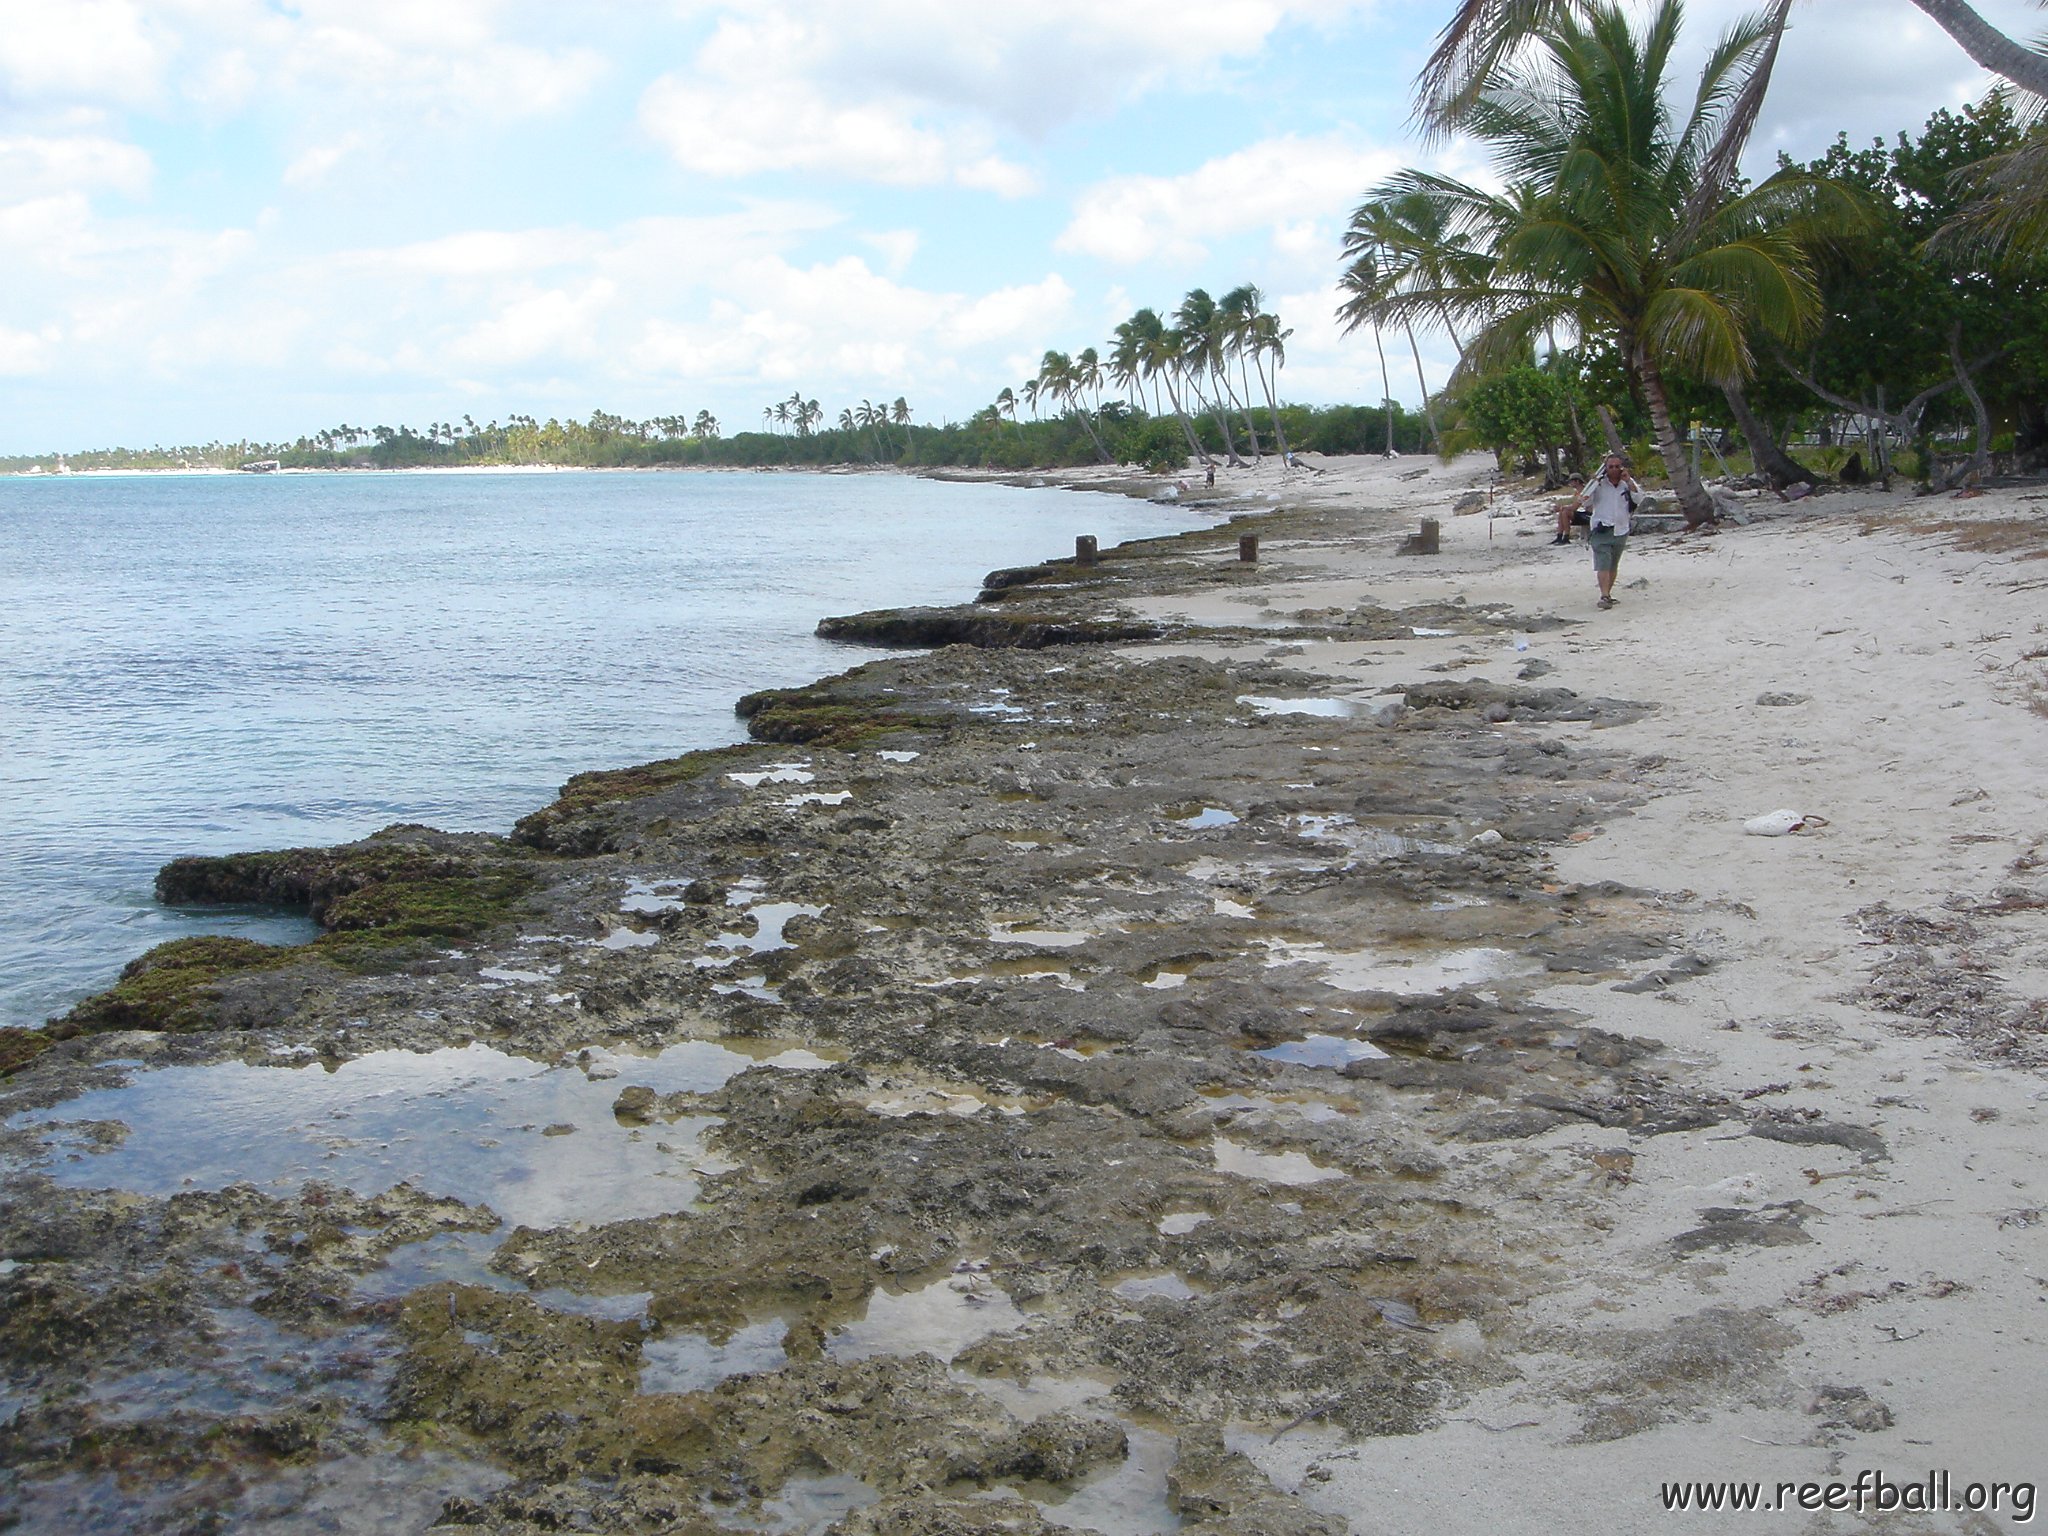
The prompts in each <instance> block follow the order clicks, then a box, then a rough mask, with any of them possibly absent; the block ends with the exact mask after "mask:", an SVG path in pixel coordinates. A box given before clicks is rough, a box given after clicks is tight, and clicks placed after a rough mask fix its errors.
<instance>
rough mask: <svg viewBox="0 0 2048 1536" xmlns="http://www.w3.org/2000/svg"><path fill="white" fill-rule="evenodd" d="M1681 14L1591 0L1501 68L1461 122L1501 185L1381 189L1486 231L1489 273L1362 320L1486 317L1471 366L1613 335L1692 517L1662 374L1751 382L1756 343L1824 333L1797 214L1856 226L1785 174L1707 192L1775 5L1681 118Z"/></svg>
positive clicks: (1404, 296)
mask: <svg viewBox="0 0 2048 1536" xmlns="http://www.w3.org/2000/svg"><path fill="white" fill-rule="evenodd" d="M1679 20H1680V6H1679V4H1678V0H1659V3H1658V5H1657V7H1656V9H1655V10H1654V11H1653V12H1652V14H1651V15H1650V17H1649V18H1648V20H1647V22H1646V25H1645V27H1644V30H1643V31H1642V32H1641V33H1640V34H1638V33H1636V32H1635V31H1634V30H1632V29H1631V27H1630V25H1629V20H1628V16H1627V14H1626V13H1625V12H1624V11H1623V10H1622V9H1621V8H1620V6H1619V5H1617V4H1614V3H1611V0H1600V3H1597V4H1586V5H1583V6H1576V7H1574V8H1573V9H1572V10H1570V11H1569V12H1568V13H1566V14H1564V15H1562V16H1560V17H1558V18H1557V19H1556V30H1555V32H1554V33H1553V34H1552V35H1551V36H1548V37H1546V38H1543V39H1542V40H1541V41H1540V42H1539V43H1537V44H1535V45H1533V52H1534V55H1535V57H1534V59H1533V60H1529V61H1526V62H1525V61H1523V60H1521V59H1518V60H1516V61H1515V62H1512V63H1509V64H1507V65H1503V66H1500V67H1498V68H1497V69H1496V70H1495V72H1494V74H1493V76H1492V78H1491V79H1490V80H1489V81H1488V82H1487V83H1486V84H1484V85H1483V86H1482V88H1481V89H1480V90H1479V91H1478V92H1477V94H1476V95H1475V96H1474V97H1473V98H1472V99H1471V101H1470V103H1469V105H1468V106H1466V107H1465V108H1464V109H1463V112H1464V115H1463V118H1462V122H1463V125H1464V126H1465V128H1466V129H1467V130H1468V131H1469V132H1470V133H1471V134H1472V135H1473V136H1474V137H1475V138H1477V139H1478V140H1479V141H1480V142H1481V143H1483V144H1485V145H1486V146H1488V147H1489V148H1490V149H1491V150H1492V151H1493V154H1494V158H1495V161H1496V165H1497V168H1498V169H1499V171H1500V172H1501V173H1502V175H1503V177H1504V179H1505V180H1506V181H1507V182H1508V187H1507V189H1506V191H1505V192H1502V193H1498V194H1495V193H1488V192H1482V191H1480V190H1478V189H1477V188H1474V187H1470V186H1467V185H1465V184H1463V183H1461V182H1457V181H1454V180H1451V179H1450V178H1447V177H1441V176H1433V175H1427V174H1424V173H1421V172H1416V171H1408V172H1404V173H1402V174H1401V175H1400V176H1397V177H1396V178H1394V180H1393V181H1392V182H1390V183H1388V184H1387V185H1386V186H1385V187H1384V188H1382V189H1381V190H1380V193H1379V195H1380V196H1382V197H1400V196H1411V195H1412V196H1416V197H1420V198H1424V199H1426V200H1427V201H1429V202H1430V203H1431V204H1433V205H1434V209H1435V212H1436V214H1437V215H1438V216H1440V218H1441V220H1442V223H1443V227H1444V228H1445V229H1446V230H1448V231H1451V232H1452V233H1454V234H1457V235H1471V236H1473V237H1475V238H1474V244H1475V246H1477V247H1479V248H1482V249H1484V250H1485V252H1486V253H1487V255H1488V256H1489V257H1490V259H1491V270H1490V271H1489V272H1487V273H1485V274H1484V275H1481V276H1470V275H1460V274H1457V273H1452V274H1449V275H1447V277H1446V279H1445V281H1444V283H1443V286H1441V287H1434V288H1432V287H1427V286H1409V287H1404V288H1398V289H1393V290H1383V291H1382V293H1381V295H1380V296H1379V297H1378V298H1377V299H1375V300H1374V301H1372V302H1371V303H1370V304H1368V305H1366V306H1364V308H1363V313H1364V314H1366V315H1368V316H1369V317H1370V318H1371V319H1372V320H1373V321H1374V322H1375V323H1381V322H1387V321H1398V320H1406V319H1409V318H1417V319H1420V318H1426V317H1428V316H1430V315H1432V314H1435V313H1441V314H1442V315H1444V316H1446V317H1453V318H1461V319H1464V320H1467V321H1468V322H1470V323H1472V324H1474V325H1476V326H1477V327H1478V334H1477V335H1475V336H1474V337H1473V339H1472V341H1471V342H1470V343H1469V344H1468V345H1467V347H1466V348H1465V350H1464V358H1463V361H1462V362H1461V364H1460V369H1461V371H1472V372H1483V371H1485V370H1486V369H1487V368H1488V367H1489V366H1490V365H1494V364H1498V363H1500V362H1504V361H1507V360H1509V359H1511V358H1518V357H1522V356H1526V355H1527V353H1528V351H1529V349H1530V348H1531V347H1532V346H1533V345H1534V342H1535V339H1536V338H1537V337H1538V336H1541V335H1544V334H1546V333H1548V332H1550V331H1552V330H1554V329H1555V328H1557V327H1560V326H1562V327H1565V328H1567V329H1570V330H1572V331H1574V332H1576V333H1577V334H1579V335H1581V336H1585V335H1607V336H1611V337H1612V338H1613V339H1614V340H1615V341H1616V343H1617V344H1618V347H1619V350H1620V353H1621V357H1622V359H1623V362H1624V365H1625V366H1626V367H1627V369H1628V371H1629V374H1630V376H1631V379H1632V382H1633V383H1634V384H1635V386H1636V388H1637V389H1638V390H1639V391H1640V393H1641V395H1642V399H1643V403H1644V405H1645V406H1646V407H1647V408H1648V410H1649V414H1650V421H1651V425H1652V428H1653V430H1654V432H1655V435H1656V441H1657V450H1658V453H1659V456H1660V457H1661V458H1662V459H1663V461H1664V466H1665V468H1666V470H1667V471H1668V472H1669V474H1670V476H1671V483H1672V486H1673V487H1674V489H1675V490H1676V492H1677V495H1678V500H1679V503H1680V505H1681V506H1682V507H1683V508H1684V511H1685V516H1686V521H1687V523H1688V525H1690V526H1697V525H1699V524H1700V523H1704V522H1708V521H1711V520H1712V519H1713V518H1714V516H1715V509H1714V503H1713V500H1712V498H1711V497H1709V496H1708V494H1707V492H1706V488H1705V487H1704V486H1702V485H1701V484H1700V483H1699V480H1698V478H1697V477H1696V476H1695V475H1694V474H1693V473H1692V468H1691V465H1690V463H1689V462H1688V460H1687V458H1686V455H1685V453H1684V451H1683V449H1682V447H1681V445H1680V443H1679V440H1678V435H1677V432H1676V430H1675V429H1674V427H1673V425H1672V421H1671V406H1670V401H1669V398H1668V396H1667V394H1666V391H1665V387H1664V370H1665V369H1666V368H1667V367H1672V366H1676V367H1680V368H1683V369H1685V370H1686V371H1688V372H1690V373H1693V374H1696V375H1698V376H1700V377H1703V378H1707V379H1711V380H1729V379H1732V380H1737V381H1739V380H1741V379H1743V378H1745V377H1747V376H1748V374H1749V373H1750V371H1751V357H1750V350H1749V336H1750V334H1751V333H1752V332H1756V333H1760V334H1762V335H1765V336H1770V337H1782V338H1788V339H1789V338H1791V337H1794V336H1796V335H1798V334H1800V333H1802V332H1803V331H1805V330H1807V329H1808V328H1810V327H1811V325H1812V324H1813V323H1814V321H1815V319H1816V317H1817V314H1818V310H1819V298H1818V294H1817V292H1816V290H1815V285H1814V280H1813V274H1812V269H1811V266H1810V264H1809V262H1808V260H1807V257H1806V256H1805V254H1804V252H1803V251H1802V250H1801V248H1800V245H1799V242H1798V240H1797V239H1796V238H1795V237H1794V235H1793V233H1792V225H1793V221H1794V220H1796V219H1802V218H1805V219H1812V218H1814V217H1816V216H1817V215H1825V214H1828V213H1833V214H1834V215H1835V216H1836V217H1840V216H1842V210H1843V208H1844V206H1845V199H1846V194H1841V193H1840V192H1839V189H1835V188H1833V187H1832V186H1831V185H1830V184H1828V183H1824V182H1818V181H1816V180H1815V179H1814V178H1812V177H1809V176H1806V175H1804V174H1802V173H1799V172H1796V171H1781V172H1779V173H1778V174H1777V175H1776V176H1773V177H1772V178H1770V180H1768V181H1766V182H1764V183H1762V184H1761V185H1759V186H1757V187H1755V188H1753V189H1748V190H1744V191H1739V192H1738V191H1733V190H1725V189H1724V190H1723V192H1722V193H1721V194H1720V195H1719V196H1716V197H1714V198H1710V199H1707V200H1705V201H1702V200H1701V199H1700V198H1699V197H1698V196H1697V194H1698V191H1699V189H1700V187H1701V185H1702V182H1703V177H1704V175H1705V167H1706V166H1707V165H1708V164H1709V163H1710V162H1711V161H1713V160H1714V159H1715V157H1716V155H1717V154H1718V152H1719V151H1720V150H1721V149H1722V148H1723V147H1724V145H1725V130H1726V129H1727V128H1728V126H1729V122H1730V119H1731V117H1733V116H1734V115H1736V114H1737V113H1739V111H1740V109H1741V107H1742V105H1743V103H1744V102H1745V100H1746V99H1747V96H1748V94H1749V90H1750V87H1751V86H1752V85H1753V84H1754V82H1755V80H1756V78H1757V76H1758V72H1759V71H1760V70H1762V69H1763V68H1765V67H1766V66H1767V65H1768V63H1769V61H1770V59H1771V57H1772V53H1773V50H1774V49H1775V46H1776V40H1777V36H1778V33H1777V31H1776V30H1775V29H1774V26H1773V23H1772V18H1771V16H1770V15H1768V14H1766V15H1759V16H1753V17H1750V18H1748V19H1746V20H1743V21H1739V22H1737V23H1736V24H1735V26H1733V27H1732V28H1731V29H1730V30H1729V31H1728V32H1727V33H1725V34H1724V35H1723V36H1722V38H1721V40H1720V42H1719V44H1718V45H1717V46H1716V48H1715V49H1714V51H1713V53H1712V54H1711V55H1710V56H1709V58H1708V62H1707V65H1706V68H1705V70H1704V71H1703V73H1702V75H1701V78H1700V83H1699V90H1698V93H1697V95H1696V97H1695V98H1694V100H1693V102H1692V103H1691V105H1690V108H1689V111H1688V112H1687V114H1686V116H1685V118H1684V119H1683V120H1682V121H1677V120H1674V117H1673V114H1672V113H1671V111H1670V109H1669V108H1668V107H1667V106H1666V105H1665V102H1664V86H1665V83H1666V75H1667V72H1668V70H1669V68H1670V63H1671V54H1672V50H1673V48H1674V46H1675V44H1676V42H1677V38H1678V30H1679Z"/></svg>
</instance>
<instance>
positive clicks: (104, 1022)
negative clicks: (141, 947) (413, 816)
mask: <svg viewBox="0 0 2048 1536" xmlns="http://www.w3.org/2000/svg"><path fill="white" fill-rule="evenodd" d="M535 864H536V861H535V860H534V858H533V855H531V854H530V853H528V852H527V851H526V850H525V849H523V848H516V847H514V846H513V845H511V844H509V843H505V842H503V841H501V840H499V839H495V838H488V839H485V838H477V837H473V836H470V837H465V836H459V835H454V834H449V833H444V832H437V831H435V830H433V829H432V828H428V827H387V828H386V829H385V830H384V831H382V832H379V833H378V834H376V835H375V836H374V837H370V838H366V839H364V840H363V841H362V842H360V843H347V844H343V845H341V846H340V847H335V848H287V849H281V850H278V851H275V852H269V853H237V854H229V855H226V856H223V857H218V858H214V857H208V858H185V859H177V860H174V861H173V862H172V863H170V864H168V865H166V866H165V867H164V869H163V871H162V872H161V873H160V874H159V875H158V876H157V894H158V897H159V899H161V900H165V901H172V902H189V903H195V904H203V903H228V902H233V903H241V902H268V903H271V904H273V905H279V906H304V907H305V908H306V909H307V910H308V911H309V912H311V913H312V915H313V916H314V918H315V919H316V920H317V921H318V922H319V923H320V924H321V925H322V926H323V927H324V928H326V929H327V930H328V931H327V932H325V933H323V934H321V936H320V937H319V938H317V939H315V940H313V941H312V942H311V943H310V944H293V945H274V944H258V943H256V942H255V941H254V940H251V939H239V938H228V937H225V936H221V935H207V936H203V937H198V938H190V939H175V940H173V941H172V942H170V943H168V944H159V945H158V946H157V947H156V948H154V949H152V950H150V951H149V952H148V953H147V954H145V955H143V956H141V957H140V958H139V959H136V960H133V961H130V962H129V964H128V965H127V966H126V967H125V968H123V970H122V972H121V975H120V979H119V980H117V981H116V982H115V983H114V985H113V986H111V987H109V988H108V989H107V990H106V991H104V992H100V993H97V994H95V995H94V996H92V997H88V998H86V999H85V1000H84V1001H83V1002H81V1003H79V1004H78V1005H77V1006H76V1007H75V1008H73V1009H72V1010H71V1012H69V1013H68V1014H66V1015H64V1017H62V1018H61V1019H58V1020H56V1021H54V1022H53V1023H52V1024H50V1025H49V1026H48V1028H47V1029H46V1030H43V1031H36V1032H32V1033H34V1034H37V1035H40V1036H41V1037H42V1039H41V1041H40V1043H37V1042H36V1041H34V1040H31V1039H27V1038H24V1039H21V1040H18V1041H9V1042H6V1046H7V1047H8V1048H7V1049H5V1050H0V1073H5V1072H12V1071H15V1070H18V1069H19V1068H20V1067H21V1066H23V1065H25V1064H26V1063H27V1062H28V1061H31V1060H33V1059H34V1058H35V1056H37V1055H39V1054H40V1053H41V1052H42V1051H43V1050H45V1049H47V1048H48V1046H49V1045H50V1044H52V1043H54V1042H55V1041H57V1040H66V1039H70V1038H72V1037H74V1036H77V1035H83V1034H95V1033H99V1032H101V1031H105V1030H116V1029H142V1030H154V1031H161V1032H166V1033H172V1034H180V1033H190V1032H194V1031H199V1030H208V1029H220V1028H232V1027H237V1026H236V1025H235V1024H234V1023H232V1022H224V1021H223V1018H222V1008H221V1004H222V1002H223V999H222V996H221V991H220V988H221V985H222V984H223V983H225V982H229V981H232V980H234V979H236V978H239V977H246V976H250V975H253V974H256V973H258V972H266V971H283V970H285V969H287V968H294V967H296V968H299V969H301V970H303V971H306V973H307V977H308V978H310V980H307V981H306V984H309V985H317V984H318V980H319V979H320V978H321V977H322V976H325V977H328V978H333V977H335V976H336V973H338V972H340V971H355V972H371V971H383V972H388V971H392V970H399V969H403V968H404V967H406V966H408V965H411V964H413V963H414V962H416V961H419V960H423V959H429V958H432V956H433V955H434V953H435V951H436V950H437V949H439V948H440V947H441V946H443V945H445V944H447V943H448V942H449V941H450V940H457V939H469V938H475V937H477V936H478V935H480V934H483V933H485V932H488V931H489V930H490V929H493V928H497V927H500V926H502V925H504V924H506V923H508V922H510V921H512V920H513V918H514V917H515V916H516V915H517V911H518V908H519V905H520V903H521V902H522V900H523V899H524V898H525V897H526V896H527V895H528V894H529V893H530V892H531V891H532V890H533V889H534V888H535V887H536V886H537V885H538V884H539V883H540V879H541V876H540V872H539V869H538V868H536V867H535ZM248 1001H251V1000H248V999H245V1002H248ZM255 1001H256V1002H257V1003H258V1005H259V1006H262V1007H268V1006H272V1005H277V1004H278V1000H277V999H259V1000H255ZM281 1006H289V1005H288V1003H287V1004H282V1005H281ZM241 1011H242V1012H243V1013H245V1014H246V1013H247V1012H248V1009H247V1008H246V1007H245V1008H244V1009H243V1010H241ZM232 1012H233V1010H230V1014H231V1015H232Z"/></svg>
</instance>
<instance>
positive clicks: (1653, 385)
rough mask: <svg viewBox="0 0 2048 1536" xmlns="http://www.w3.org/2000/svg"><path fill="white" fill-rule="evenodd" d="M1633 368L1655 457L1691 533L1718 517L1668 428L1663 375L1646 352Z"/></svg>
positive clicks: (1668, 404)
mask: <svg viewBox="0 0 2048 1536" xmlns="http://www.w3.org/2000/svg"><path fill="white" fill-rule="evenodd" d="M1635 364H1636V379H1637V382H1638V383H1640V384H1641V385H1642V387H1643V404H1644V405H1646V406H1648V407H1649V410H1650V430H1651V432H1652V433H1654V434H1655V436H1656V439H1657V457H1658V458H1660V459H1662V460H1663V461H1664V473H1665V474H1667V475H1669V476H1670V477H1671V490H1672V494H1673V495H1675V496H1676V497H1677V498H1678V506H1679V510H1681V511H1682V512H1684V514H1685V526H1686V527H1687V528H1688V529H1693V528H1699V527H1702V526H1704V525H1705V524H1707V523H1711V522H1715V521H1717V520H1718V519H1719V518H1720V515H1721V514H1720V511H1719V509H1718V508H1716V507H1715V505H1714V498H1713V497H1711V496H1709V495H1708V494H1707V488H1706V487H1705V486H1704V485H1701V484H1700V480H1699V476H1698V475H1695V474H1694V473H1693V472H1692V461H1691V460H1690V459H1688V458H1687V457H1686V453H1685V444H1683V443H1681V442H1680V441H1679V440H1678V429H1677V428H1676V427H1674V426H1673V425H1672V424H1671V401H1670V399H1669V397H1667V396H1666V395H1665V393H1664V375H1663V374H1662V373H1661V372H1659V371H1658V368H1657V365H1656V363H1655V362H1654V361H1652V360H1651V358H1650V356H1649V354H1647V353H1645V352H1640V351H1638V352H1637V353H1636V356H1635Z"/></svg>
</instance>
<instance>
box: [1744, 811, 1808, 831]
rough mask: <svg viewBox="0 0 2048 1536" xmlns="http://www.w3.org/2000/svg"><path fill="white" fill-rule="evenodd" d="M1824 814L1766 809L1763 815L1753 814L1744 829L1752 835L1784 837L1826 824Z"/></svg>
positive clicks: (1745, 823)
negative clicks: (1814, 814) (1811, 814)
mask: <svg viewBox="0 0 2048 1536" xmlns="http://www.w3.org/2000/svg"><path fill="white" fill-rule="evenodd" d="M1827 824H1828V823H1827V818H1826V817H1824V816H1809V815H1806V814H1805V813H1804V812H1801V811H1766V812H1765V813H1764V814H1763V815H1761V816H1752V817H1750V819H1749V820H1748V821H1745V822H1744V823H1743V824H1742V830H1743V831H1745V832H1747V833H1748V834H1749V835H1750V836H1751V837H1784V836H1786V835H1787V834H1788V833H1792V832H1805V831H1808V830H1809V829H1811V828H1813V827H1824V826H1826V825H1827Z"/></svg>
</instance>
